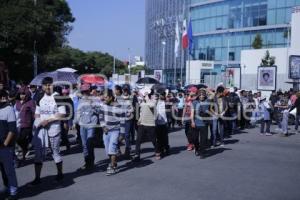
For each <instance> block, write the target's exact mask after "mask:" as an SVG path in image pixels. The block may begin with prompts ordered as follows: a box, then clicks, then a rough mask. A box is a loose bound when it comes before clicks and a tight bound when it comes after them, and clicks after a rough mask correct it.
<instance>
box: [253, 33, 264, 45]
mask: <svg viewBox="0 0 300 200" xmlns="http://www.w3.org/2000/svg"><path fill="white" fill-rule="evenodd" d="M262 45H263V40H262V37H261V35H260V34H259V33H258V34H256V36H255V38H254V41H253V43H252V47H253V48H254V49H261V48H262Z"/></svg>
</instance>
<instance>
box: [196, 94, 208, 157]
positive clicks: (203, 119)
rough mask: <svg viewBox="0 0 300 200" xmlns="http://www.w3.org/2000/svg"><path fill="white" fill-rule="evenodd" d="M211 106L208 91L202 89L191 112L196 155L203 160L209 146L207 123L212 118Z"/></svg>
mask: <svg viewBox="0 0 300 200" xmlns="http://www.w3.org/2000/svg"><path fill="white" fill-rule="evenodd" d="M209 106H210V102H208V101H207V94H206V90H205V89H200V90H199V96H198V98H197V99H196V100H195V101H194V102H193V107H192V111H191V126H192V128H193V129H192V131H193V141H194V145H195V155H196V156H200V158H201V159H203V158H205V153H206V152H205V151H206V149H207V148H208V146H209V144H208V122H207V120H209V117H210V111H209ZM199 136H200V138H199ZM199 139H200V142H199Z"/></svg>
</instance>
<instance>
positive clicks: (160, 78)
mask: <svg viewBox="0 0 300 200" xmlns="http://www.w3.org/2000/svg"><path fill="white" fill-rule="evenodd" d="M154 78H155V79H156V80H158V81H159V82H162V81H163V71H162V70H154Z"/></svg>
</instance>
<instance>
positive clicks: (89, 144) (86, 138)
mask: <svg viewBox="0 0 300 200" xmlns="http://www.w3.org/2000/svg"><path fill="white" fill-rule="evenodd" d="M94 135H95V128H87V127H80V136H81V141H82V148H83V155H84V159H85V162H86V164H91V165H92V164H94V161H95V153H94Z"/></svg>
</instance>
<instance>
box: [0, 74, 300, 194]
mask: <svg viewBox="0 0 300 200" xmlns="http://www.w3.org/2000/svg"><path fill="white" fill-rule="evenodd" d="M299 97H300V95H299V93H296V92H294V91H292V90H291V91H289V92H282V91H277V92H273V93H272V95H271V96H270V97H266V96H262V95H261V93H260V92H256V93H252V91H245V90H241V91H238V90H237V89H236V88H230V89H226V88H225V87H224V86H223V85H219V86H218V87H217V88H216V89H215V90H213V89H208V88H203V87H202V88H198V87H196V86H190V87H188V88H187V89H186V90H185V91H179V92H178V93H176V94H174V93H171V92H168V91H166V90H157V91H156V90H151V92H148V93H147V92H145V93H140V92H139V91H138V90H133V89H132V88H130V86H129V85H124V86H119V85H116V86H114V88H104V89H103V88H102V87H100V88H99V87H94V86H92V85H91V84H87V83H82V84H81V85H79V86H78V88H77V89H76V87H74V88H72V89H71V88H69V87H67V86H57V85H55V86H54V83H53V79H52V78H50V77H46V78H44V79H43V81H42V87H36V86H32V85H30V86H25V85H21V86H19V87H18V88H13V89H10V90H8V89H7V88H4V86H3V84H1V83H0V100H1V101H0V168H1V172H2V177H3V183H4V185H5V186H6V187H7V191H8V194H9V195H8V199H17V190H18V185H17V177H16V172H15V164H16V163H19V165H20V166H22V163H23V162H24V161H25V160H26V159H28V156H29V154H30V152H31V150H33V151H32V152H34V171H35V178H34V180H33V181H32V182H30V183H29V186H31V187H34V186H36V185H39V184H41V170H42V167H43V162H44V161H45V158H46V156H47V154H48V153H49V152H50V153H51V155H52V158H53V161H54V163H55V164H56V168H57V176H56V178H55V182H56V183H57V184H59V183H60V182H61V181H63V179H64V175H63V157H62V156H61V152H60V150H61V145H64V146H66V149H67V151H69V150H70V148H71V145H70V141H69V138H68V133H69V131H70V130H71V129H74V130H76V133H77V141H78V142H79V143H80V145H81V146H82V151H83V161H84V165H83V166H82V167H80V168H79V169H78V171H89V170H92V169H93V168H94V167H95V166H94V165H95V153H94V148H95V146H96V145H97V144H96V141H97V140H96V139H95V138H96V137H99V136H102V139H103V144H104V147H105V153H106V155H107V156H108V158H109V160H110V162H109V163H108V166H107V171H106V175H108V176H110V175H114V174H116V173H118V165H117V164H118V159H119V158H123V159H128V160H132V162H139V161H140V160H141V145H142V143H143V141H144V140H145V137H147V139H148V141H151V142H152V144H153V147H154V150H153V151H154V152H153V153H154V154H155V159H156V160H160V159H162V158H164V157H165V156H168V155H169V154H170V144H169V132H170V131H171V130H172V129H174V128H175V126H177V127H178V128H179V129H181V128H183V129H184V132H185V135H186V141H187V151H192V152H194V153H195V155H196V156H199V157H200V158H201V159H203V158H205V157H206V155H207V153H208V152H209V149H211V148H216V147H218V146H219V147H223V146H224V145H225V141H226V138H229V137H231V135H234V134H237V133H238V132H239V130H243V129H247V128H251V127H253V126H255V125H256V124H260V126H261V128H260V134H262V135H266V136H271V135H272V132H271V129H270V127H271V124H272V121H275V122H276V124H277V126H278V128H277V129H276V131H280V133H281V134H282V136H288V134H289V133H288V125H289V124H288V123H289V115H290V111H292V110H293V109H296V117H295V130H298V126H299V118H300V98H299ZM122 145H124V146H125V151H124V152H122V151H121V146H122ZM133 145H135V149H134V151H133V150H132V149H131V148H132V146H133ZM19 150H20V151H19ZM49 150H50V151H49Z"/></svg>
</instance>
